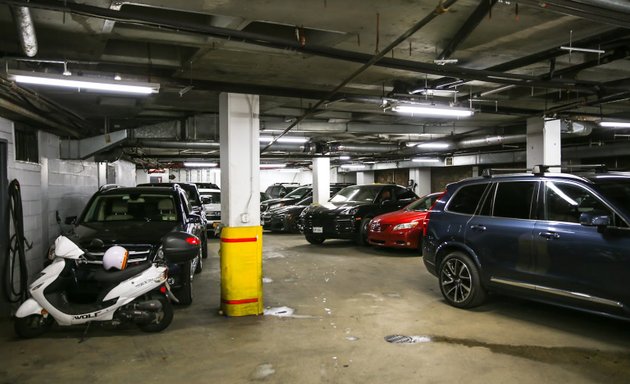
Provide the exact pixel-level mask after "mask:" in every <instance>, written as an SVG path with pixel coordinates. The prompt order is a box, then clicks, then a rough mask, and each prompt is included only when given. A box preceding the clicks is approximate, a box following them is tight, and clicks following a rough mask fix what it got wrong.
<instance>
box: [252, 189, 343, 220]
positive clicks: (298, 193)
mask: <svg viewBox="0 0 630 384" xmlns="http://www.w3.org/2000/svg"><path fill="white" fill-rule="evenodd" d="M349 185H351V184H348V183H331V184H330V196H334V195H335V193H337V192H339V191H340V190H342V189H343V188H345V187H347V186H349ZM312 195H313V187H312V186H311V185H305V186H302V187H299V188H296V189H294V190H292V191H291V192H289V193H287V194H286V195H285V196H284V197H278V198H275V199H268V200H265V201H264V202H261V204H260V212H261V218H262V213H263V212H266V211H267V210H271V209H277V208H280V207H284V206H287V205H292V204H295V203H297V202H298V201H300V200H303V199H305V198H307V197H310V196H312Z"/></svg>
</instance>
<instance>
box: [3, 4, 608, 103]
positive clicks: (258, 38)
mask: <svg viewBox="0 0 630 384" xmlns="http://www.w3.org/2000/svg"><path fill="white" fill-rule="evenodd" d="M455 1H456V0H447V1H445V2H444V3H441V4H440V5H439V6H438V7H437V8H436V10H435V11H434V12H433V13H432V14H431V15H429V16H428V17H425V19H423V20H421V21H420V22H419V23H417V25H423V23H424V22H426V20H428V19H430V18H431V17H433V16H432V15H433V14H441V13H440V12H444V10H445V8H448V7H449V6H450V5H452V3H454V2H455ZM0 4H9V5H19V6H22V5H24V6H28V7H31V8H41V9H47V10H52V11H58V12H69V13H73V14H79V15H83V16H87V17H95V18H101V19H108V20H115V21H117V22H122V23H132V24H139V25H145V26H151V27H156V28H162V29H170V30H176V31H179V32H187V33H194V34H201V35H204V36H210V37H214V38H220V39H226V40H230V41H237V42H242V43H246V44H253V45H259V46H264V47H268V48H276V49H282V50H289V51H296V52H301V53H304V54H312V55H317V56H321V57H328V58H331V59H336V60H345V61H350V62H355V63H361V64H364V65H367V66H370V65H375V66H381V67H385V68H391V69H399V70H403V71H410V72H416V73H426V74H430V75H438V76H448V77H455V78H461V79H466V80H480V81H488V79H491V80H490V81H492V82H494V83H498V84H516V85H524V86H534V87H537V88H548V89H571V90H574V91H579V92H581V93H593V92H595V88H597V87H599V86H601V84H600V83H598V82H595V81H587V80H580V81H576V80H572V79H569V80H566V79H554V80H553V81H539V80H538V79H537V78H536V77H533V76H529V75H520V74H515V73H503V72H496V71H488V70H477V69H470V68H464V67H456V66H441V65H436V64H429V63H422V62H418V61H412V60H401V59H393V58H388V57H379V56H378V55H377V56H373V55H369V54H364V53H360V52H353V51H346V50H341V49H335V48H330V47H324V46H316V45H308V44H307V45H305V46H302V45H301V44H300V43H299V42H297V41H294V40H287V39H281V38H276V37H272V36H268V35H262V34H258V33H251V32H244V31H237V30H233V29H228V28H221V27H214V26H209V25H201V24H198V23H191V22H175V21H174V20H172V19H167V18H163V17H157V16H154V15H150V14H148V13H147V14H142V15H139V14H131V13H128V12H125V11H115V10H111V9H107V8H101V7H96V6H91V5H88V4H80V3H71V2H65V1H54V0H29V1H28V2H24V1H17V0H0ZM417 25H416V26H417ZM416 26H414V27H416ZM412 29H413V28H412ZM405 35H406V34H405ZM401 37H403V36H401ZM405 38H406V37H405ZM403 40H404V39H403ZM394 43H398V39H397V40H396V41H395V42H394ZM396 45H398V44H396ZM385 51H387V49H384V50H383V51H382V52H381V53H383V52H385ZM375 59H376V60H375ZM610 86H611V88H615V85H614V84H613V85H610Z"/></svg>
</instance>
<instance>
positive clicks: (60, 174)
mask: <svg viewBox="0 0 630 384" xmlns="http://www.w3.org/2000/svg"><path fill="white" fill-rule="evenodd" d="M0 139H4V140H6V141H7V143H8V145H7V147H8V159H7V174H8V179H9V182H10V181H11V180H13V179H17V180H18V182H19V183H20V190H21V195H22V210H23V216H24V235H25V236H26V239H27V241H28V242H29V243H31V242H32V244H33V246H32V248H31V249H29V250H27V251H26V260H27V267H28V271H29V275H30V277H31V278H32V277H33V276H34V275H36V274H37V273H39V271H41V269H42V266H43V260H44V256H45V253H46V252H47V250H48V247H49V245H50V244H51V243H52V241H53V240H54V239H55V238H56V237H57V236H58V235H59V233H60V228H59V226H58V224H57V221H56V218H55V212H56V211H59V214H60V216H61V217H62V219H63V218H65V217H68V216H76V215H78V214H79V213H80V212H81V210H82V209H83V207H84V206H85V204H86V203H87V201H88V200H89V198H90V197H91V196H92V194H93V193H94V192H96V190H97V189H98V187H99V185H102V184H104V183H105V180H104V178H101V181H100V182H99V166H98V165H97V163H95V162H94V161H84V160H61V159H60V158H59V137H57V136H55V135H53V134H49V133H46V132H42V131H39V132H38V145H39V163H27V162H24V161H16V160H15V148H14V130H13V122H11V121H9V120H7V119H4V118H2V117H0ZM114 164H115V166H116V167H117V184H121V185H135V178H136V175H135V165H134V164H132V163H129V162H126V161H118V162H116V163H114ZM3 203H6V202H3ZM11 233H13V229H11ZM0 254H1V253H0ZM0 263H2V265H4V260H0ZM3 300H4V297H2V298H0V311H1V312H5V310H6V307H3V306H2V301H3Z"/></svg>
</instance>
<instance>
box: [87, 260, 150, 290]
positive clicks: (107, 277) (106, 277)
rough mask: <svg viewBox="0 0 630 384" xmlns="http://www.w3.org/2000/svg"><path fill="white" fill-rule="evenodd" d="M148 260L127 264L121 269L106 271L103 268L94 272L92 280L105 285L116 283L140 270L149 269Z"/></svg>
mask: <svg viewBox="0 0 630 384" xmlns="http://www.w3.org/2000/svg"><path fill="white" fill-rule="evenodd" d="M150 266H151V263H150V262H148V261H147V262H144V263H139V264H137V265H133V266H129V267H127V268H125V269H124V270H122V271H106V270H104V269H101V270H98V271H96V272H94V276H93V277H94V280H96V281H98V282H99V283H102V284H105V285H111V284H118V283H120V282H122V281H125V280H127V279H128V278H130V277H133V276H135V275H137V274H139V273H140V272H142V271H144V270H146V269H149V267H150Z"/></svg>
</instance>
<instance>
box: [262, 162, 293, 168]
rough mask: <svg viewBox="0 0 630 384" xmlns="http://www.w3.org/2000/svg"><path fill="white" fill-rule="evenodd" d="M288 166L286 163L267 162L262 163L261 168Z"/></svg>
mask: <svg viewBox="0 0 630 384" xmlns="http://www.w3.org/2000/svg"><path fill="white" fill-rule="evenodd" d="M286 166H287V165H286V164H272V163H267V164H260V169H273V168H284V167H286Z"/></svg>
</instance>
